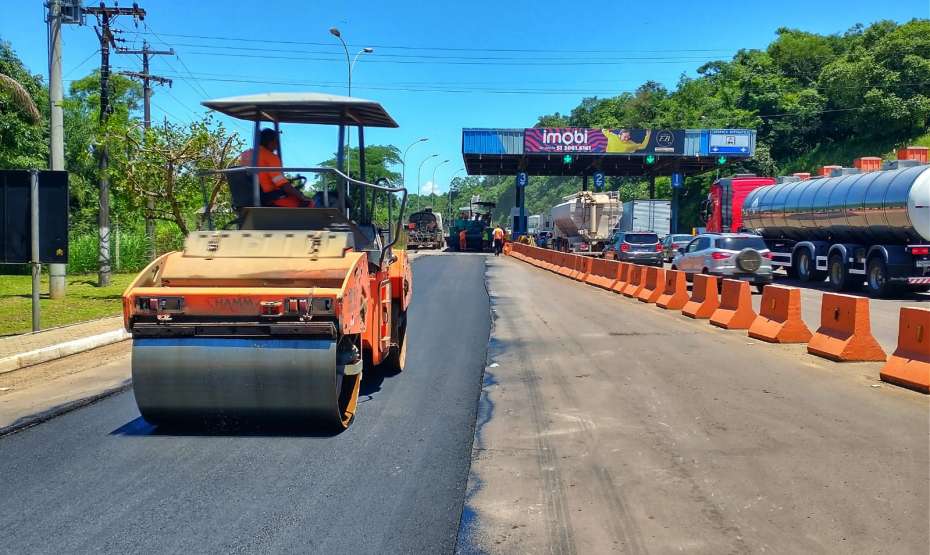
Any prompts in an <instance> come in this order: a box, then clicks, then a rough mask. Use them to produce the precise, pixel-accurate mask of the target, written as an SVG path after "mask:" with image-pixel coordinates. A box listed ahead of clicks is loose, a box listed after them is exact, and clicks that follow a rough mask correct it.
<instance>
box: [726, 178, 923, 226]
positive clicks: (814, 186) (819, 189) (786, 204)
mask: <svg viewBox="0 0 930 555" xmlns="http://www.w3.org/2000/svg"><path fill="white" fill-rule="evenodd" d="M743 223H744V225H745V226H746V227H747V228H748V229H751V230H753V231H756V232H757V233H760V234H761V235H763V236H764V237H766V238H771V239H777V238H785V239H794V240H799V241H800V240H823V241H833V242H845V241H848V242H859V243H863V242H867V243H872V244H879V243H887V244H896V243H901V244H903V243H910V242H925V241H930V166H916V167H911V168H905V169H901V170H893V171H880V172H870V173H863V174H851V175H844V176H839V177H831V178H820V179H811V180H807V181H799V182H790V183H784V184H779V185H768V186H765V187H759V188H758V189H756V190H754V191H752V192H750V193H749V195H747V196H746V200H745V201H744V202H743Z"/></svg>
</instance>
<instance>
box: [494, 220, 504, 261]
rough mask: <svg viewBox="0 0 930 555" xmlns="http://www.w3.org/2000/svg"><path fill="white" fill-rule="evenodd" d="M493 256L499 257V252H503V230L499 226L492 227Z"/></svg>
mask: <svg viewBox="0 0 930 555" xmlns="http://www.w3.org/2000/svg"><path fill="white" fill-rule="evenodd" d="M492 236H493V238H494V256H500V255H501V251H502V250H504V230H503V229H501V226H499V225H498V226H495V227H494V233H493V235H492Z"/></svg>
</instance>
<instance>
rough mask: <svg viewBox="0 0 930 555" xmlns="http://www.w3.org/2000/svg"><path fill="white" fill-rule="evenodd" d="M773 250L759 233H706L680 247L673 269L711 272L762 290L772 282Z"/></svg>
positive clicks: (713, 274)
mask: <svg viewBox="0 0 930 555" xmlns="http://www.w3.org/2000/svg"><path fill="white" fill-rule="evenodd" d="M771 258H772V253H771V252H770V251H769V248H768V247H767V246H766V245H765V241H763V240H762V237H759V236H758V235H750V234H748V233H705V234H702V235H698V236H697V237H695V238H694V239H692V240H691V242H690V243H688V245H687V246H686V247H684V248H681V249H678V256H676V257H675V258H674V259H673V260H672V269H673V270H682V271H684V272H685V273H686V275H687V276H688V278H689V279H690V278H691V277H692V276H694V274H710V275H712V276H720V277H726V278H731V279H743V280H746V281H749V282H751V283H752V284H753V285H755V286H756V288H757V289H758V290H759V291H762V288H763V287H764V286H765V285H767V284H769V283H772V262H771Z"/></svg>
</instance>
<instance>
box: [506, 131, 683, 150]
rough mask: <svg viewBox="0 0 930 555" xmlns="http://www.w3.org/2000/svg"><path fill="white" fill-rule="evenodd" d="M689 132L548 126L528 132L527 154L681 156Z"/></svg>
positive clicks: (526, 136) (524, 147)
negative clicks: (569, 153) (568, 153)
mask: <svg viewBox="0 0 930 555" xmlns="http://www.w3.org/2000/svg"><path fill="white" fill-rule="evenodd" d="M684 142H685V132H684V131H669V130H664V129H659V130H656V129H588V128H583V127H547V128H531V129H525V130H524V132H523V152H525V153H527V154H550V153H564V152H571V153H591V154H652V153H657V154H662V153H666V154H680V153H681V152H683V150H684Z"/></svg>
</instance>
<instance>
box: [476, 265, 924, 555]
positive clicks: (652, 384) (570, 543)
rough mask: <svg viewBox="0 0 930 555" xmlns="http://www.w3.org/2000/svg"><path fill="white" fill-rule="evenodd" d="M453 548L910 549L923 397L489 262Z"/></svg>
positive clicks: (917, 509) (920, 538)
mask: <svg viewBox="0 0 930 555" xmlns="http://www.w3.org/2000/svg"><path fill="white" fill-rule="evenodd" d="M488 289H489V292H490V294H491V306H492V310H493V312H494V314H495V319H494V328H493V332H492V341H491V346H490V352H489V357H490V359H489V360H490V361H492V363H491V364H490V365H489V368H488V371H487V373H486V375H485V378H484V386H483V392H482V397H481V403H480V407H481V408H480V409H479V415H478V416H479V426H478V429H477V432H476V439H475V455H474V461H473V463H472V470H471V476H470V478H469V497H468V501H467V507H466V511H465V515H466V516H468V519H467V520H466V521H465V522H463V531H464V532H465V533H464V534H463V535H462V537H460V541H459V551H460V552H463V553H467V552H474V551H487V552H496V553H560V554H574V553H578V554H582V553H585V554H586V553H614V552H623V553H672V552H680V551H683V552H691V553H713V554H717V553H755V552H773V553H914V554H921V555H926V553H927V549H928V547H927V546H928V545H930V544H928V526H927V523H928V521H930V508H928V505H930V476H928V473H930V472H928V468H930V455H928V451H930V447H928V435H930V431H928V428H930V423H928V408H930V407H928V402H927V397H926V396H925V395H921V394H918V393H915V392H911V391H908V390H904V389H901V388H897V387H894V386H890V385H887V384H882V383H881V382H880V381H879V380H878V371H879V368H880V365H879V364H837V363H832V362H828V361H825V360H823V359H819V358H817V357H814V356H811V355H808V354H807V353H806V352H805V350H804V347H803V346H798V345H793V346H792V345H770V344H766V343H762V342H759V341H755V340H752V339H749V338H748V337H747V336H746V334H745V332H744V331H743V332H738V331H725V330H720V329H717V328H714V327H712V326H710V325H709V324H708V323H707V322H706V321H695V320H691V319H689V318H686V317H683V316H682V315H681V314H680V313H675V312H670V311H664V310H661V309H659V308H657V307H655V306H651V305H646V304H644V303H641V302H637V301H635V300H631V299H628V298H625V297H622V296H620V295H617V294H615V293H611V292H607V291H603V290H600V289H597V288H595V287H592V286H589V285H584V284H581V283H577V282H574V281H571V280H569V279H567V278H564V277H560V276H558V275H555V274H553V273H550V272H546V271H544V270H540V269H537V268H535V267H532V266H530V265H528V264H525V263H522V262H519V261H517V260H515V259H511V258H491V259H490V262H489V269H488Z"/></svg>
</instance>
